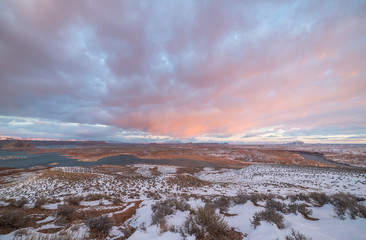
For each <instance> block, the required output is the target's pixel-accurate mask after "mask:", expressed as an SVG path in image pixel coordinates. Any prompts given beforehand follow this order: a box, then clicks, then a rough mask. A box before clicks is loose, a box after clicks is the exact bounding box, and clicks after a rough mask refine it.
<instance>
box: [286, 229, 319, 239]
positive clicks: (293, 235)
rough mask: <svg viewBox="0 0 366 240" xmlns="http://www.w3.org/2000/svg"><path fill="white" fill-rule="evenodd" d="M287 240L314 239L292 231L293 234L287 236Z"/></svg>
mask: <svg viewBox="0 0 366 240" xmlns="http://www.w3.org/2000/svg"><path fill="white" fill-rule="evenodd" d="M285 240H312V238H311V237H308V236H306V235H304V234H302V233H300V232H299V231H295V230H294V229H291V233H290V234H288V235H286V236H285Z"/></svg>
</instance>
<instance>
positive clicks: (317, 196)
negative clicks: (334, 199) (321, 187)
mask: <svg viewBox="0 0 366 240" xmlns="http://www.w3.org/2000/svg"><path fill="white" fill-rule="evenodd" d="M309 198H311V199H313V201H314V202H315V203H316V204H317V205H318V206H319V207H322V206H324V205H325V204H327V203H330V202H331V198H330V197H329V196H328V195H326V194H325V193H318V192H311V193H309Z"/></svg>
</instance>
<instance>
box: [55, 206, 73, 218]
mask: <svg viewBox="0 0 366 240" xmlns="http://www.w3.org/2000/svg"><path fill="white" fill-rule="evenodd" d="M74 213H75V208H74V207H73V206H70V205H59V206H58V208H57V211H56V216H57V217H59V218H60V219H59V222H61V221H62V220H65V221H66V222H70V221H72V219H73V218H74ZM60 220H61V221H60Z"/></svg>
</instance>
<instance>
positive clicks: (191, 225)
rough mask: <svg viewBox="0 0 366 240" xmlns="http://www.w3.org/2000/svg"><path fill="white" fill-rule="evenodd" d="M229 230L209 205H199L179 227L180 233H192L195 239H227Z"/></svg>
mask: <svg viewBox="0 0 366 240" xmlns="http://www.w3.org/2000/svg"><path fill="white" fill-rule="evenodd" d="M228 231H230V229H229V226H228V224H227V223H226V221H225V220H224V219H223V218H222V217H221V216H220V215H219V214H216V213H215V209H214V208H212V207H211V206H209V205H205V207H200V208H198V209H197V211H195V212H194V213H193V214H192V215H190V216H189V217H187V219H186V220H185V222H184V224H183V227H182V229H181V233H182V235H183V236H184V235H186V234H188V235H194V236H196V238H197V239H228V236H227V232H228Z"/></svg>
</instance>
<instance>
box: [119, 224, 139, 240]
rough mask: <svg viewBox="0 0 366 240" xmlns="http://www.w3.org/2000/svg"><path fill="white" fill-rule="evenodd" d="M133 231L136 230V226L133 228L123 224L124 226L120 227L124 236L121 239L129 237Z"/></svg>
mask: <svg viewBox="0 0 366 240" xmlns="http://www.w3.org/2000/svg"><path fill="white" fill-rule="evenodd" d="M135 231H136V228H134V227H132V226H130V225H127V226H124V228H122V232H123V237H124V238H123V239H127V238H129V237H130V236H131V235H132V234H133V233H134V232H135Z"/></svg>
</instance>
